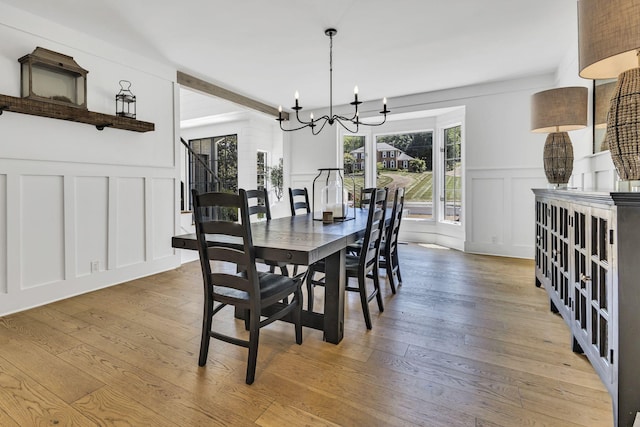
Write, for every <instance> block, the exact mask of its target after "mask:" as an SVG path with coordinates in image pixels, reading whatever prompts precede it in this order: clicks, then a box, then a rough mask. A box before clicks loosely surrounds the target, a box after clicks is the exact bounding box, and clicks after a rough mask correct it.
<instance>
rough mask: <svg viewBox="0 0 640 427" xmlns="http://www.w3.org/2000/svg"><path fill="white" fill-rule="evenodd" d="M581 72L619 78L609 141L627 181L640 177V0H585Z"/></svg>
mask: <svg viewBox="0 0 640 427" xmlns="http://www.w3.org/2000/svg"><path fill="white" fill-rule="evenodd" d="M578 41H579V53H580V76H581V77H584V78H589V79H604V78H613V77H618V83H617V85H616V87H615V89H614V92H613V95H612V98H611V103H610V109H609V117H608V120H607V136H606V142H607V144H608V146H609V152H610V153H611V159H612V160H613V164H614V166H615V167H616V170H617V171H618V175H619V176H620V178H621V179H622V180H640V68H638V56H637V53H638V52H637V50H638V48H640V1H636V0H579V1H578Z"/></svg>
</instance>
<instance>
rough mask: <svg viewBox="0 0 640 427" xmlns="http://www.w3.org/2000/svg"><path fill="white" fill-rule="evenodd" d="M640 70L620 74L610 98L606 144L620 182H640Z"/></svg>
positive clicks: (635, 69)
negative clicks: (639, 138)
mask: <svg viewBox="0 0 640 427" xmlns="http://www.w3.org/2000/svg"><path fill="white" fill-rule="evenodd" d="M639 108H640V68H633V69H631V70H627V71H625V72H623V73H622V74H620V76H619V77H618V83H617V85H616V88H615V89H614V92H613V96H612V98H611V104H610V109H609V116H608V120H607V142H608V143H609V152H610V153H611V160H613V165H614V166H615V167H616V170H617V171H618V175H619V176H620V179H621V180H623V181H635V180H640V141H638V135H639V134H640V111H639Z"/></svg>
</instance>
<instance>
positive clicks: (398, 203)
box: [385, 187, 404, 252]
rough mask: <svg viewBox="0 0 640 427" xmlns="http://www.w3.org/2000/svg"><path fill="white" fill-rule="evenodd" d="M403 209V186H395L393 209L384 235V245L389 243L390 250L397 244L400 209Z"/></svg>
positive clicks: (400, 216) (394, 248)
mask: <svg viewBox="0 0 640 427" xmlns="http://www.w3.org/2000/svg"><path fill="white" fill-rule="evenodd" d="M403 209H404V188H402V187H398V188H396V194H395V197H394V201H393V210H392V212H391V221H390V224H389V227H387V235H386V237H385V245H390V248H389V249H390V252H394V251H395V250H396V246H397V245H398V234H399V233H400V222H401V221H402V211H403Z"/></svg>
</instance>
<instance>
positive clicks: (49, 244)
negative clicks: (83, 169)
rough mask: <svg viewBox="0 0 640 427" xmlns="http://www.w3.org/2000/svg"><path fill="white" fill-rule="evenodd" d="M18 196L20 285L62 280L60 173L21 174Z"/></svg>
mask: <svg viewBox="0 0 640 427" xmlns="http://www.w3.org/2000/svg"><path fill="white" fill-rule="evenodd" d="M20 199H21V204H20V234H21V237H22V245H21V249H22V250H21V254H20V259H21V265H20V266H21V269H20V271H21V274H20V276H21V279H22V280H21V288H22V289H28V288H32V287H36V286H41V285H45V284H48V283H53V282H58V281H61V280H64V279H65V274H64V272H65V245H64V237H65V235H64V179H63V177H62V176H46V175H41V176H36V175H25V176H23V177H22V179H21V185H20Z"/></svg>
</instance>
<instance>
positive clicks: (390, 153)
mask: <svg viewBox="0 0 640 427" xmlns="http://www.w3.org/2000/svg"><path fill="white" fill-rule="evenodd" d="M395 154H396V152H395V151H390V152H389V157H395ZM391 167H393V166H391Z"/></svg>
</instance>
